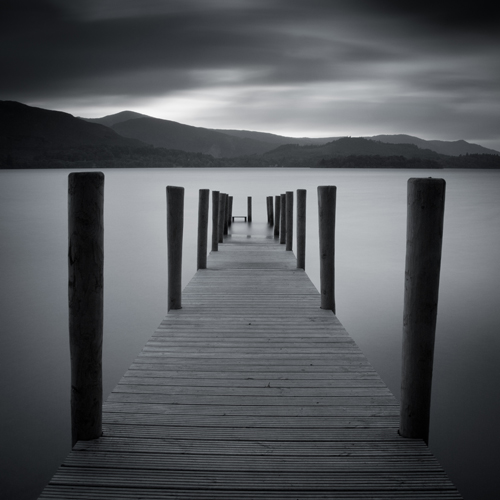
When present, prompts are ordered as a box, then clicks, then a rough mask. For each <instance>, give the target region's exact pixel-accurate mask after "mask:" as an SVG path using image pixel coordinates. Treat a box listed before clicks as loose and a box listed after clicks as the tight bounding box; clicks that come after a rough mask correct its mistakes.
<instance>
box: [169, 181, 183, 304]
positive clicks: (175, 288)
mask: <svg viewBox="0 0 500 500" xmlns="http://www.w3.org/2000/svg"><path fill="white" fill-rule="evenodd" d="M183 232H184V188H183V187H176V186H167V253H168V259H167V267H168V268H167V273H168V302H167V311H170V309H181V308H182V307H181V295H182V235H183Z"/></svg>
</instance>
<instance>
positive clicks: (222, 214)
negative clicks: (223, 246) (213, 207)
mask: <svg viewBox="0 0 500 500" xmlns="http://www.w3.org/2000/svg"><path fill="white" fill-rule="evenodd" d="M225 215H226V195H225V193H220V195H219V243H224V217H225Z"/></svg>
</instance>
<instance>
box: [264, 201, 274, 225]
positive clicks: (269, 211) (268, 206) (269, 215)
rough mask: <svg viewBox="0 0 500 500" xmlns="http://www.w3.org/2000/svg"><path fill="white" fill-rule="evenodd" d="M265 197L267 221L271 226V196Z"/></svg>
mask: <svg viewBox="0 0 500 500" xmlns="http://www.w3.org/2000/svg"><path fill="white" fill-rule="evenodd" d="M266 199H267V222H268V223H269V224H270V225H271V226H273V225H274V211H273V197H272V196H268V197H267V198H266Z"/></svg>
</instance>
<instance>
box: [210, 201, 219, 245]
mask: <svg viewBox="0 0 500 500" xmlns="http://www.w3.org/2000/svg"><path fill="white" fill-rule="evenodd" d="M219 194H220V193H219V191H212V252H217V251H218V250H219Z"/></svg>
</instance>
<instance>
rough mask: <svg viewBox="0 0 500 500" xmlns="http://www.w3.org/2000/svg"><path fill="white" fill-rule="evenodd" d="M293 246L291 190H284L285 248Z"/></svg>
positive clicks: (290, 248)
mask: <svg viewBox="0 0 500 500" xmlns="http://www.w3.org/2000/svg"><path fill="white" fill-rule="evenodd" d="M292 248H293V191H287V192H286V250H288V251H290V252H291V251H292Z"/></svg>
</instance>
